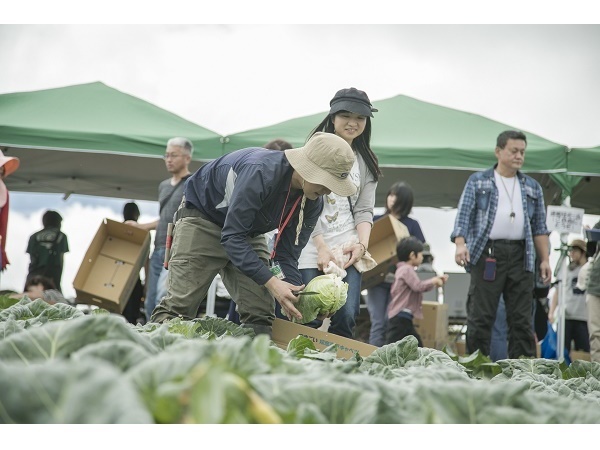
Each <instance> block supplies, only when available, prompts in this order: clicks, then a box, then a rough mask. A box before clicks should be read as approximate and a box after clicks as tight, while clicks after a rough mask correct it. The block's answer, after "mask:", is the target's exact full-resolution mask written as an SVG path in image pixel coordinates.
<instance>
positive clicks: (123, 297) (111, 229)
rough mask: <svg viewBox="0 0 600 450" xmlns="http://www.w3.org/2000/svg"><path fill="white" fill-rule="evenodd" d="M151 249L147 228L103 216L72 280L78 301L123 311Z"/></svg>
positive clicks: (112, 310)
mask: <svg viewBox="0 0 600 450" xmlns="http://www.w3.org/2000/svg"><path fill="white" fill-rule="evenodd" d="M149 253H150V233H149V232H148V231H145V230H142V229H140V228H137V227H134V226H131V225H125V224H124V223H121V222H115V221H114V220H110V219H104V220H103V222H102V223H101V224H100V228H99V229H98V231H97V232H96V235H95V236H94V239H93V240H92V243H91V244H90V246H89V247H88V250H87V252H86V254H85V256H84V257H83V261H82V263H81V266H79V270H78V271H77V275H76V276H75V280H74V281H73V287H74V288H75V292H76V294H77V298H76V302H77V303H79V304H89V305H96V306H98V307H100V308H104V309H107V310H108V311H111V312H116V313H119V314H121V313H122V312H123V310H124V309H125V305H126V303H127V301H128V300H129V297H130V296H131V293H132V291H133V288H134V286H135V283H136V281H137V279H138V276H139V273H140V270H141V268H142V267H143V266H144V264H145V262H146V260H147V259H148V254H149Z"/></svg>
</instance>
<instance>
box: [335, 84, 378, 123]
mask: <svg viewBox="0 0 600 450" xmlns="http://www.w3.org/2000/svg"><path fill="white" fill-rule="evenodd" d="M329 106H331V109H330V110H329V114H335V113H337V112H339V111H349V112H351V113H354V114H359V115H361V116H369V117H373V113H374V112H377V110H376V109H375V108H373V105H371V101H370V100H369V97H368V96H367V94H366V93H365V92H364V91H359V90H358V89H356V88H353V87H352V88H350V89H340V90H339V91H337V92H336V93H335V95H334V96H333V98H332V99H331V101H330V102H329Z"/></svg>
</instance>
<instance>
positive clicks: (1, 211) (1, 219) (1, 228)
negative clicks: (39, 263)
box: [0, 192, 10, 270]
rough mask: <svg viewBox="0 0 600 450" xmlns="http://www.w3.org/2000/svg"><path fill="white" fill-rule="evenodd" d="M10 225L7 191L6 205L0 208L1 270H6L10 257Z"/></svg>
mask: <svg viewBox="0 0 600 450" xmlns="http://www.w3.org/2000/svg"><path fill="white" fill-rule="evenodd" d="M7 225H8V192H6V205H4V206H3V207H2V208H0V237H1V238H2V243H1V244H0V249H1V251H2V267H0V270H4V269H5V268H6V266H7V265H8V264H10V263H9V261H8V257H7V256H6V251H5V248H6V227H7Z"/></svg>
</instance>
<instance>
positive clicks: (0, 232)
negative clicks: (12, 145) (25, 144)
mask: <svg viewBox="0 0 600 450" xmlns="http://www.w3.org/2000/svg"><path fill="white" fill-rule="evenodd" d="M18 168H19V158H15V157H14V156H4V153H2V151H0V271H4V269H6V266H7V265H8V264H10V263H9V261H8V258H7V256H6V231H7V226H8V189H7V188H6V185H5V184H4V179H5V178H6V177H7V176H9V175H10V174H11V173H13V172H14V171H15V170H17V169H18Z"/></svg>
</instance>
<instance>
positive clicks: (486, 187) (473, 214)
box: [450, 164, 550, 272]
mask: <svg viewBox="0 0 600 450" xmlns="http://www.w3.org/2000/svg"><path fill="white" fill-rule="evenodd" d="M496 166H497V164H496V165H494V167H492V168H490V169H487V170H484V171H481V172H476V173H474V174H472V175H471V176H470V177H469V179H468V180H467V184H466V185H465V189H464V190H463V193H462V195H461V197H460V201H459V202H458V211H457V213H456V220H455V222H454V230H453V231H452V234H451V235H450V240H451V241H452V242H454V239H455V238H456V237H457V236H462V237H463V238H464V239H465V242H466V244H467V249H468V250H469V255H470V259H471V262H470V264H471V265H474V264H476V263H477V261H478V260H479V257H480V256H481V254H482V253H483V250H484V248H485V244H486V243H487V241H488V239H489V235H490V232H491V231H492V225H493V224H494V219H495V218H496V210H497V209H498V188H497V187H496V181H495V179H494V169H495V168H496ZM517 177H518V179H519V186H520V187H521V198H522V200H523V213H524V216H525V217H526V218H527V217H529V220H525V244H526V247H525V250H526V251H525V260H524V261H523V268H524V269H525V270H527V271H528V272H533V271H534V268H535V267H534V266H535V256H536V252H535V246H534V243H533V236H538V235H542V234H546V235H547V234H550V232H549V231H548V228H547V227H546V208H545V206H544V195H543V193H542V187H541V186H540V184H539V183H538V182H537V181H535V180H534V179H533V178H531V177H529V176H527V175H524V174H523V173H521V172H517ZM469 269H470V268H469V267H467V271H470V270H469Z"/></svg>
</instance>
